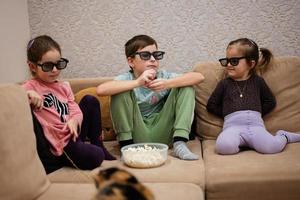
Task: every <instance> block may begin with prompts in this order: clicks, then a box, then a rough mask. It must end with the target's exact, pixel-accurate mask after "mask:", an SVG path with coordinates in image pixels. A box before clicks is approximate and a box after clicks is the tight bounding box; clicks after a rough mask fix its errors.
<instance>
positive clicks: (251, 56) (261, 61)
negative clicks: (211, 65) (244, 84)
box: [227, 38, 273, 73]
mask: <svg viewBox="0 0 300 200" xmlns="http://www.w3.org/2000/svg"><path fill="white" fill-rule="evenodd" d="M232 45H238V46H240V47H241V48H240V50H241V51H242V53H243V54H244V56H245V57H246V60H247V61H248V63H250V62H251V61H252V60H254V61H255V65H254V67H253V68H252V69H251V70H250V73H256V72H257V71H259V72H260V73H263V72H265V71H266V70H267V68H268V66H269V64H270V62H271V60H272V58H273V54H272V52H271V51H270V50H269V49H267V48H258V45H257V44H256V43H255V42H254V41H253V40H251V39H248V38H239V39H237V40H233V41H231V42H229V44H228V46H227V49H228V48H229V47H230V46H232ZM259 52H260V53H261V56H260V54H259ZM260 57H261V58H260Z"/></svg>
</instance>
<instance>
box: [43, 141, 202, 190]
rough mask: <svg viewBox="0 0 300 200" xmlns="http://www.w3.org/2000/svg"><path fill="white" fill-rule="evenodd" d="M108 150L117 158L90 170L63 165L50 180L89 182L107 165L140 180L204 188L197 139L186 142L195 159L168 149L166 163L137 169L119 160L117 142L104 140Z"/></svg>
mask: <svg viewBox="0 0 300 200" xmlns="http://www.w3.org/2000/svg"><path fill="white" fill-rule="evenodd" d="M105 146H106V147H107V149H108V151H109V152H112V153H113V154H114V155H115V156H117V158H118V159H117V160H114V161H104V162H103V163H102V165H101V167H99V168H96V169H94V170H92V171H82V170H80V171H79V170H75V169H73V168H68V167H63V168H61V169H59V170H57V171H55V172H52V173H51V174H49V175H48V177H49V179H50V181H51V182H54V183H59V182H78V183H86V182H91V181H92V179H91V178H89V177H88V176H93V175H95V174H97V173H98V172H99V170H100V169H105V168H109V167H120V168H123V169H125V170H128V171H129V172H131V173H133V174H134V175H135V176H136V177H137V178H138V179H139V180H140V181H141V182H149V183H151V182H163V183H169V182H182V183H194V184H196V185H198V186H200V187H201V188H202V189H204V163H203V160H202V158H201V155H202V153H201V143H200V141H199V140H198V139H195V140H191V141H189V142H188V147H189V148H190V149H191V150H192V151H193V152H194V153H196V154H198V155H199V156H200V159H199V160H196V161H184V160H180V159H178V158H175V157H173V156H171V154H172V152H171V150H169V155H168V159H167V161H166V163H165V164H164V165H162V166H160V167H156V168H147V169H138V168H130V167H127V166H125V165H124V164H123V163H122V162H121V160H120V150H119V146H118V143H117V142H116V141H113V142H105Z"/></svg>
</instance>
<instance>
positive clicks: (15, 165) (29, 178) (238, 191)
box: [0, 57, 300, 200]
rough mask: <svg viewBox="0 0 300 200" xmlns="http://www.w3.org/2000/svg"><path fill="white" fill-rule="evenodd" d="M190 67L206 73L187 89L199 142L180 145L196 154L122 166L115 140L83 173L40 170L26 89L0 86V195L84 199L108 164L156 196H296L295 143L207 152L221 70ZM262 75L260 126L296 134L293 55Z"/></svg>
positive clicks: (80, 84) (299, 71)
mask: <svg viewBox="0 0 300 200" xmlns="http://www.w3.org/2000/svg"><path fill="white" fill-rule="evenodd" d="M194 71H199V72H201V73H202V74H203V75H204V76H205V77H206V79H205V81H204V82H203V83H201V84H199V85H197V86H196V87H195V89H196V110H195V125H196V127H195V133H196V134H197V135H198V136H199V138H200V139H201V141H200V140H199V139H198V137H197V138H196V139H195V140H191V141H189V142H188V145H189V147H190V148H191V150H192V151H193V152H194V153H196V154H199V155H200V156H201V159H200V160H197V161H183V160H179V159H177V158H174V157H173V156H172V154H171V151H170V155H169V156H168V160H167V162H166V163H165V164H164V165H163V166H161V167H158V168H151V169H134V168H129V167H127V166H125V165H123V164H122V162H121V161H120V159H119V158H120V151H119V147H118V143H117V142H116V141H107V142H105V145H106V146H107V148H108V150H109V151H110V152H112V153H113V154H114V155H116V156H117V157H118V160H115V161H104V162H103V163H102V165H101V166H100V167H99V168H97V169H94V170H91V171H83V170H76V169H73V168H67V167H64V168H62V169H59V170H57V171H55V172H53V173H51V174H49V175H46V174H45V172H44V170H43V169H42V166H41V163H40V161H39V159H38V157H37V153H36V151H35V138H34V134H33V128H32V122H31V116H30V110H29V106H28V104H27V99H26V95H25V93H24V91H23V90H22V89H21V88H20V87H19V86H18V85H11V84H10V85H3V84H2V85H1V86H0V95H1V98H0V108H1V111H0V113H1V114H0V119H1V120H0V128H1V138H0V142H1V144H0V152H1V155H2V158H1V163H0V171H1V175H0V184H1V186H2V187H1V188H0V197H1V198H0V199H2V197H4V198H3V199H35V198H37V199H89V198H91V197H92V195H93V193H94V192H95V187H94V185H93V180H92V178H91V176H93V175H94V174H96V173H97V172H98V171H99V170H100V169H105V168H108V167H112V166H117V167H120V168H124V169H126V170H128V171H130V172H132V173H133V174H134V175H136V177H137V178H138V179H139V180H140V181H142V182H143V183H145V184H146V185H147V186H148V187H149V188H150V189H151V190H152V191H153V192H154V194H155V197H156V199H166V200H168V199H191V200H192V199H198V200H201V199H207V200H213V199H224V200H225V199H234V200H235V199H236V200H238V199H240V200H244V199H246V200H247V199H261V200H271V199H272V200H273V199H278V200H279V199H295V200H296V199H300V143H294V144H289V145H288V146H287V147H286V148H285V150H284V151H283V152H282V153H279V154H274V155H263V154H259V153H257V152H254V151H251V150H248V151H243V152H241V153H239V154H237V155H230V156H222V155H218V154H216V153H215V151H214V145H215V139H216V137H217V135H218V134H219V132H220V130H221V127H222V120H220V119H218V118H216V117H214V116H212V115H210V114H208V113H207V111H206V109H205V105H206V101H207V99H208V98H209V95H210V94H211V92H212V90H213V89H214V87H215V85H216V84H217V82H218V80H220V78H221V77H222V75H223V69H222V68H221V67H220V65H219V64H218V63H217V62H206V63H200V64H199V65H197V66H195V67H194ZM263 76H264V77H265V80H266V81H267V83H268V84H269V86H270V87H271V89H272V91H273V92H274V94H275V96H276V98H277V101H278V104H277V107H276V109H275V110H274V111H273V112H272V113H270V114H269V115H268V116H266V117H265V121H266V126H267V128H268V129H269V130H270V131H272V132H274V131H275V130H277V129H286V130H289V131H297V132H300V95H299V93H300V78H299V77H300V58H298V57H282V58H276V59H275V60H274V63H273V65H272V68H271V69H270V70H269V71H268V72H267V73H266V74H264V75H263ZM106 80H107V79H103V78H99V79H98V78H95V79H92V78H91V79H71V80H69V82H70V84H71V87H72V89H73V91H74V93H77V94H78V92H82V91H83V90H85V89H86V90H85V91H87V90H88V89H87V88H89V89H91V87H95V86H97V85H98V84H101V83H102V82H103V81H106ZM89 91H92V90H89ZM100 101H102V102H101V104H102V106H103V105H105V106H106V107H105V108H103V107H102V108H103V109H104V110H108V108H107V107H108V106H109V104H108V103H107V102H104V101H105V99H104V100H103V99H101V100H100ZM104 120H105V121H106V123H107V119H104ZM3 186H4V187H3Z"/></svg>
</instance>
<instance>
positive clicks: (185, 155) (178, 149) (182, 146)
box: [173, 141, 199, 160]
mask: <svg viewBox="0 0 300 200" xmlns="http://www.w3.org/2000/svg"><path fill="white" fill-rule="evenodd" d="M173 148H174V154H175V156H176V157H179V158H180V159H182V160H198V159H199V156H198V155H196V154H194V153H192V152H191V151H190V150H189V149H188V147H187V146H186V143H185V142H183V141H177V142H174V144H173Z"/></svg>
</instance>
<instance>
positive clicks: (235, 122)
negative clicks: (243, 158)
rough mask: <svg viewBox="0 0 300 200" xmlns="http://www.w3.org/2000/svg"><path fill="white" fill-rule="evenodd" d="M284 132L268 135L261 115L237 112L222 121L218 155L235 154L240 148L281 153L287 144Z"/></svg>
mask: <svg viewBox="0 0 300 200" xmlns="http://www.w3.org/2000/svg"><path fill="white" fill-rule="evenodd" d="M284 135H285V134H284V131H282V130H279V131H278V132H277V133H276V135H275V136H273V135H272V134H271V133H269V132H268V131H267V130H266V128H265V125H264V121H263V119H262V117H261V114H260V113H259V112H256V111H250V110H245V111H237V112H234V113H231V114H229V115H227V116H226V117H225V119H224V125H223V131H222V132H221V133H220V135H219V136H218V138H217V141H216V151H217V153H219V154H236V153H238V152H239V151H240V147H249V148H251V149H254V150H256V151H257V152H259V153H263V154H272V153H278V152H281V151H282V150H283V149H284V147H285V146H286V144H287V139H286V137H285V136H284Z"/></svg>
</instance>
